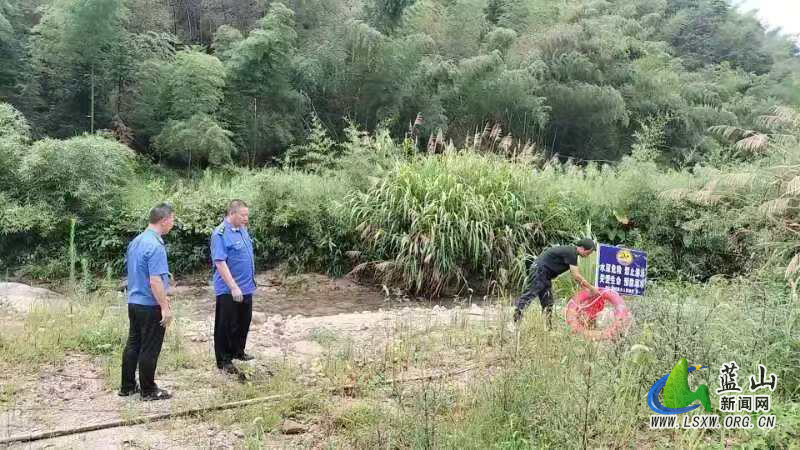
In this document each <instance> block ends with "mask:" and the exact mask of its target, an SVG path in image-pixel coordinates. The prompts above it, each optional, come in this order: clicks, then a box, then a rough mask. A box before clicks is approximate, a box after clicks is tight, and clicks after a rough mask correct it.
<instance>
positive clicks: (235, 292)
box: [231, 286, 244, 303]
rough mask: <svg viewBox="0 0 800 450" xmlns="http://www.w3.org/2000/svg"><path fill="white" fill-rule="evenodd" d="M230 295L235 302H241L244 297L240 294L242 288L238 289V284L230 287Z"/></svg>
mask: <svg viewBox="0 0 800 450" xmlns="http://www.w3.org/2000/svg"><path fill="white" fill-rule="evenodd" d="M231 296H232V297H233V301H235V302H236V303H241V302H242V300H243V298H244V296H242V290H241V289H239V286H236V287H235V288H233V289H231Z"/></svg>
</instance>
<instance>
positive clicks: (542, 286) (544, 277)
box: [515, 263, 553, 325]
mask: <svg viewBox="0 0 800 450" xmlns="http://www.w3.org/2000/svg"><path fill="white" fill-rule="evenodd" d="M528 280H529V281H528V288H527V289H526V290H525V292H523V293H522V295H520V297H519V298H518V299H517V301H516V302H515V304H516V309H517V314H519V315H521V314H522V310H524V309H525V308H527V307H528V305H529V304H530V303H531V300H533V298H534V297H539V303H540V304H541V305H542V311H543V312H544V313H545V315H546V316H547V323H548V325H550V324H552V312H553V291H552V287H553V285H552V277H551V275H550V272H549V271H548V270H547V269H545V268H544V267H543V266H541V265H538V264H535V263H534V264H533V265H532V266H531V271H530V274H529V275H528Z"/></svg>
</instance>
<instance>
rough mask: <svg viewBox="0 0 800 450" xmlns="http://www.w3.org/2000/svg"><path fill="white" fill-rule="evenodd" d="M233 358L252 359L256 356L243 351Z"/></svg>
mask: <svg viewBox="0 0 800 450" xmlns="http://www.w3.org/2000/svg"><path fill="white" fill-rule="evenodd" d="M233 359H238V360H240V361H251V360H254V359H256V357H255V356H253V355H248V354H247V353H242V354H240V355H236V356H234V357H233Z"/></svg>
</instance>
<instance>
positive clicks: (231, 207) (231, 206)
mask: <svg viewBox="0 0 800 450" xmlns="http://www.w3.org/2000/svg"><path fill="white" fill-rule="evenodd" d="M241 208H247V203H245V202H244V200H239V199H235V200H231V202H230V203H228V210H227V213H228V215H229V216H230V215H231V214H233V213H235V212H236V211H239V209H241Z"/></svg>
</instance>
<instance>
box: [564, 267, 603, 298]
mask: <svg viewBox="0 0 800 450" xmlns="http://www.w3.org/2000/svg"><path fill="white" fill-rule="evenodd" d="M569 273H570V275H572V279H573V280H575V282H576V283H578V284H579V285H580V286H581V287H582V288H584V289H589V291H590V292H591V293H592V294H593V295H598V294H599V293H600V291H598V290H597V288H596V287H594V286H592V285H591V284H590V283H589V282H588V281H586V278H583V276H582V275H581V271H580V269H579V268H578V266H572V265H571V266H569Z"/></svg>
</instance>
